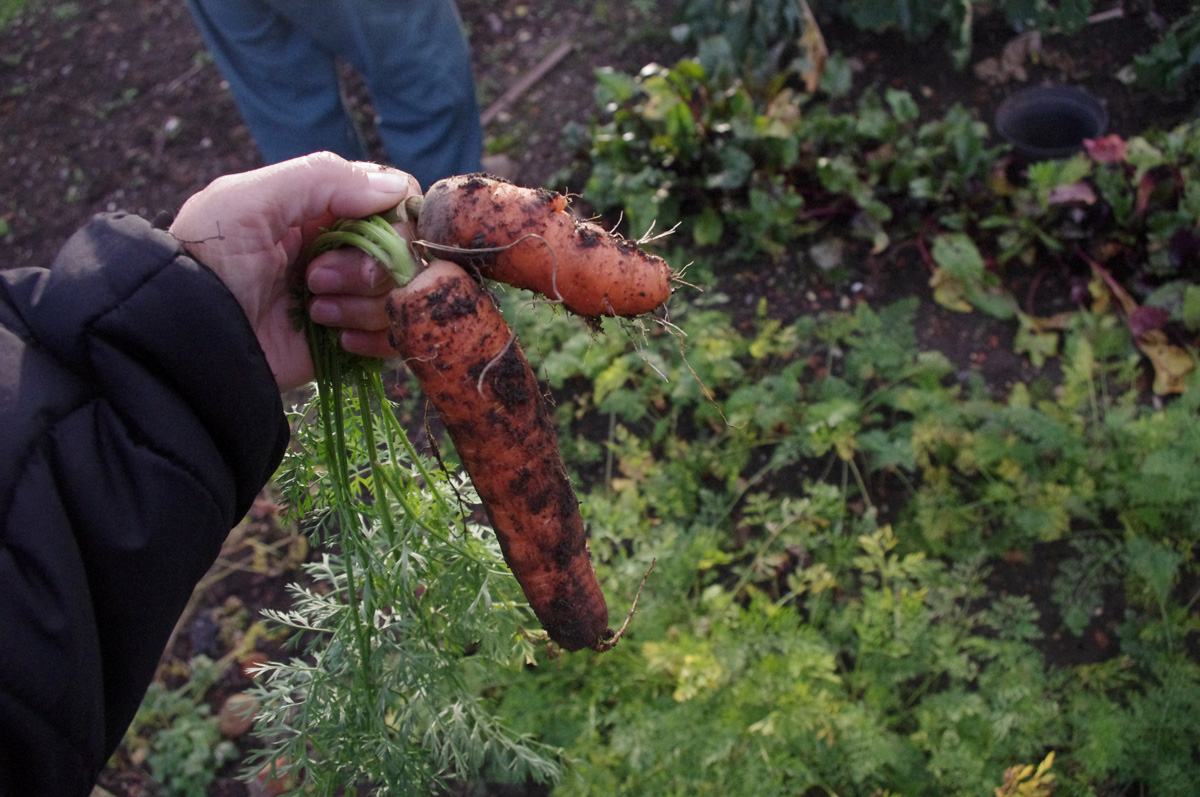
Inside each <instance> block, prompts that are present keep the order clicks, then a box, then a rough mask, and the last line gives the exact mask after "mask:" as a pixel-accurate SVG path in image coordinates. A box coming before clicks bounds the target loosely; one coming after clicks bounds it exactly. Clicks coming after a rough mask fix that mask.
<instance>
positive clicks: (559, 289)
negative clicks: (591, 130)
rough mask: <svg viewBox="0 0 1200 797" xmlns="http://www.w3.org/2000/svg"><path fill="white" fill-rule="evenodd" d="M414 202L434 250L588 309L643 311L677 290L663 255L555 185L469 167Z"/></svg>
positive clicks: (420, 228) (421, 232)
mask: <svg viewBox="0 0 1200 797" xmlns="http://www.w3.org/2000/svg"><path fill="white" fill-rule="evenodd" d="M408 209H409V212H410V213H412V212H414V211H415V213H414V215H416V216H417V237H418V238H419V239H420V242H422V243H424V244H425V245H426V246H427V247H428V248H429V251H430V252H431V253H432V254H434V255H436V256H438V257H443V258H446V259H448V260H453V261H454V262H456V263H459V264H460V265H462V266H464V267H466V268H468V269H475V270H477V271H478V272H479V273H480V274H481V275H482V276H484V277H487V278H488V279H494V280H498V281H500V282H505V283H508V284H510V285H515V286H516V287H518V288H528V289H529V290H532V291H535V292H537V293H540V294H542V295H543V296H546V297H548V298H550V299H553V300H555V301H561V302H562V303H563V305H564V306H566V307H567V308H568V309H570V310H572V311H573V312H575V313H578V314H580V315H584V316H600V315H610V316H634V315H640V314H641V313H647V312H650V311H651V310H653V309H655V308H656V307H658V306H659V305H661V304H663V303H664V302H666V301H667V299H668V298H669V297H670V295H671V288H670V280H671V269H670V267H669V266H668V265H667V264H666V262H665V261H664V260H663V259H662V258H660V257H658V256H656V255H652V254H649V253H647V252H643V251H642V250H641V249H639V248H638V246H637V245H636V244H635V243H633V242H632V241H629V240H626V239H625V238H622V237H620V236H618V235H614V234H613V233H610V232H608V231H607V230H605V229H603V228H601V227H599V226H597V225H595V224H592V223H590V222H584V221H580V220H579V219H577V218H576V217H575V216H574V215H573V214H572V213H571V212H570V211H569V210H567V198H566V197H565V196H564V195H562V194H559V193H556V192H554V191H548V190H546V189H533V188H523V187H520V186H516V185H513V184H512V183H510V182H508V181H506V180H502V179H500V178H497V177H492V176H489V175H486V174H469V175H461V176H457V177H449V178H446V179H444V180H440V181H438V182H436V183H434V184H433V185H432V186H431V187H430V188H429V190H428V191H427V192H426V193H425V196H424V197H423V198H414V199H413V200H412V201H411V202H410V203H409V205H408Z"/></svg>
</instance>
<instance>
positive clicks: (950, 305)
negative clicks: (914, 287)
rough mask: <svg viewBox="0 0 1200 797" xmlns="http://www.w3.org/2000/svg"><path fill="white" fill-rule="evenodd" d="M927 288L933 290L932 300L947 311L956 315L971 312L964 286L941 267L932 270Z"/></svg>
mask: <svg viewBox="0 0 1200 797" xmlns="http://www.w3.org/2000/svg"><path fill="white" fill-rule="evenodd" d="M929 287H930V288H932V289H933V300H934V301H935V302H937V303H938V304H940V305H941V306H942V307H945V308H946V309H947V310H953V311H954V312H956V313H969V312H971V305H970V304H969V303H968V302H967V299H966V295H967V289H966V286H965V285H963V283H962V280H959V279H957V278H956V277H953V276H951V275H950V272H948V271H946V269H944V268H942V267H941V266H938V267H937V268H936V269H934V271H933V276H931V277H930V278H929Z"/></svg>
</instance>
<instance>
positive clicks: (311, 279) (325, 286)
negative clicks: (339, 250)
mask: <svg viewBox="0 0 1200 797" xmlns="http://www.w3.org/2000/svg"><path fill="white" fill-rule="evenodd" d="M308 289H309V290H310V291H312V292H313V293H337V292H338V291H340V290H341V289H342V275H341V272H339V271H338V270H337V269H332V268H314V269H313V270H312V271H310V272H308Z"/></svg>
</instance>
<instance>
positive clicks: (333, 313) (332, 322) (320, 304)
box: [308, 299, 342, 326]
mask: <svg viewBox="0 0 1200 797" xmlns="http://www.w3.org/2000/svg"><path fill="white" fill-rule="evenodd" d="M308 317H309V318H311V319H312V320H313V321H316V322H317V323H318V324H324V325H326V326H337V324H338V323H339V322H341V320H342V311H341V309H340V308H339V307H338V306H337V304H335V303H334V302H328V301H324V300H322V299H314V300H313V301H312V302H311V303H310V304H309V305H308Z"/></svg>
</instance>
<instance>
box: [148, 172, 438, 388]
mask: <svg viewBox="0 0 1200 797" xmlns="http://www.w3.org/2000/svg"><path fill="white" fill-rule="evenodd" d="M419 193H420V187H419V186H418V185H417V182H416V181H415V180H414V179H413V178H412V177H411V176H409V175H408V174H406V173H404V172H401V171H397V170H394V169H388V168H385V167H382V166H377V165H375V164H368V163H352V162H349V161H346V160H343V159H342V158H339V157H338V156H336V155H332V154H330V153H318V154H315V155H308V156H305V157H303V158H297V159H295V160H291V161H286V162H284V163H279V164H275V165H274V166H268V167H266V168H263V169H257V170H254V171H250V172H245V173H242V174H235V175H228V176H224V177H219V178H217V179H216V180H214V181H213V182H212V184H210V185H209V186H208V187H207V188H205V189H204V190H202V191H200V192H199V193H197V194H195V195H194V196H192V197H191V198H190V199H188V201H187V202H186V203H184V205H183V207H182V208H181V209H180V211H179V215H178V216H177V218H176V219H175V222H174V224H172V225H171V233H172V234H173V235H175V237H176V238H178V239H179V240H180V241H181V242H182V243H183V245H184V247H185V248H186V249H187V250H188V252H189V253H191V254H192V255H193V256H194V257H195V258H196V259H197V260H199V261H200V262H201V263H203V264H204V265H206V266H208V267H209V268H210V269H212V270H213V271H214V272H215V273H216V274H217V276H218V277H220V278H221V280H222V281H223V282H224V283H225V284H226V285H227V286H228V287H229V289H230V290H231V291H232V292H233V294H234V296H236V297H237V299H238V302H239V303H240V304H241V305H242V309H244V310H245V311H246V316H247V318H249V320H250V324H251V326H252V327H253V328H254V331H255V334H256V335H257V336H258V341H259V343H260V345H261V346H262V348H263V351H264V352H265V353H266V355H267V361H268V363H270V366H271V370H272V372H273V373H274V374H275V380H276V382H277V383H278V385H279V389H280V390H281V391H286V390H290V389H291V388H294V387H298V386H300V385H302V384H304V383H306V382H308V381H309V380H311V379H312V361H311V359H310V357H309V351H308V345H307V343H306V341H305V339H304V335H303V334H302V333H301V332H300V331H299V330H298V329H297V327H296V324H295V321H294V319H293V318H292V317H291V315H290V312H291V309H292V305H293V302H294V293H293V289H294V288H295V287H297V286H298V283H299V279H300V276H299V275H298V274H296V273H295V270H294V267H295V265H296V263H297V261H298V260H299V258H300V256H301V253H303V252H304V251H305V249H306V247H307V245H308V243H309V242H310V241H311V240H312V239H313V238H314V237H315V236H316V235H317V233H318V232H319V230H320V228H322V227H325V226H328V225H329V224H330V223H331V222H332V221H333V220H335V219H337V218H339V217H345V216H350V217H358V216H367V215H370V214H372V213H379V212H382V211H385V210H387V209H388V208H391V207H394V206H395V205H396V204H398V203H399V202H400V201H401V200H403V199H404V198H405V197H407V196H413V195H417V194H419ZM306 279H307V285H308V288H309V290H310V291H311V292H312V293H313V294H314V295H313V299H312V301H311V303H310V306H309V313H310V316H311V317H312V319H313V320H314V321H316V322H318V323H321V324H325V325H327V326H332V327H338V328H341V329H342V330H343V333H342V336H341V342H342V346H343V347H344V348H345V349H346V350H347V351H350V352H352V353H354V354H361V355H364V356H369V357H388V356H394V355H395V352H394V350H393V349H391V347H390V346H389V345H388V341H387V332H388V318H387V314H386V312H385V310H384V301H385V299H386V297H387V294H388V291H389V290H391V288H393V287H394V284H393V283H392V281H391V279H390V277H388V275H387V272H386V271H384V270H383V269H382V268H381V267H380V266H378V265H377V264H376V263H375V262H374V261H373V260H371V259H370V258H369V257H367V256H366V255H363V254H362V253H360V252H357V251H355V250H347V249H343V250H337V251H332V252H328V253H326V254H324V255H321V256H320V257H318V258H315V259H314V260H313V261H312V263H310V264H309V267H308V271H307V277H306Z"/></svg>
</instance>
